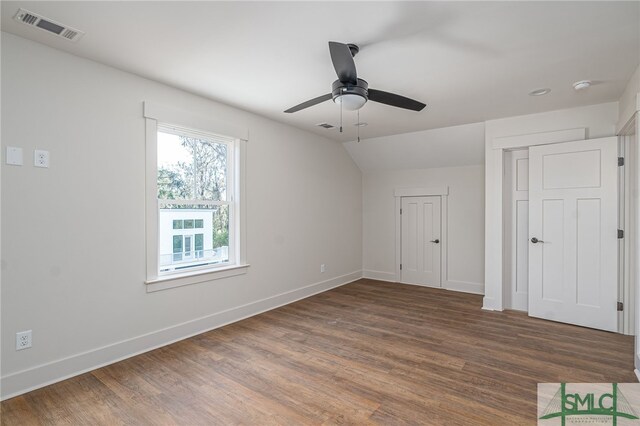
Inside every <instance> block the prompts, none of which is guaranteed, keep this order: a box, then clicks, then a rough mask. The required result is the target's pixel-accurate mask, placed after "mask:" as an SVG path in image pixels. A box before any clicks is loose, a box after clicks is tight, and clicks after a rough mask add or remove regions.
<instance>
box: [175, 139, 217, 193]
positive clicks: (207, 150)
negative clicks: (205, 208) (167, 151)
mask: <svg viewBox="0 0 640 426" xmlns="http://www.w3.org/2000/svg"><path fill="white" fill-rule="evenodd" d="M185 143H186V144H187V146H189V147H190V149H192V150H193V152H194V156H195V157H194V158H195V170H196V198H197V199H198V200H216V201H218V200H221V201H226V200H227V145H226V144H222V143H213V142H208V141H203V140H198V139H191V138H185Z"/></svg>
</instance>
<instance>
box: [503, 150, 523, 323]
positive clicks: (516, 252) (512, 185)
mask: <svg viewBox="0 0 640 426" xmlns="http://www.w3.org/2000/svg"><path fill="white" fill-rule="evenodd" d="M505 174H506V176H505V182H506V186H505V196H504V200H505V206H506V208H505V224H506V229H505V234H504V235H505V241H504V247H505V253H506V255H505V262H504V264H505V280H507V283H508V289H507V294H508V299H507V306H508V307H509V308H511V309H517V310H520V311H527V310H528V306H529V294H528V289H529V150H527V149H523V150H518V151H511V152H507V153H506V155H505Z"/></svg>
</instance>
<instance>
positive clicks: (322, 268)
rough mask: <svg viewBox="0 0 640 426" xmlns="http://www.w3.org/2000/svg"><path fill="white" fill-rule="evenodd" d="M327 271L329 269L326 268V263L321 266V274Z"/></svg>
mask: <svg viewBox="0 0 640 426" xmlns="http://www.w3.org/2000/svg"><path fill="white" fill-rule="evenodd" d="M326 270H327V267H326V266H325V264H324V263H323V264H322V265H320V272H324V271H326Z"/></svg>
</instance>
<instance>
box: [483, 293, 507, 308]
mask: <svg viewBox="0 0 640 426" xmlns="http://www.w3.org/2000/svg"><path fill="white" fill-rule="evenodd" d="M495 303H496V299H494V298H493V297H487V296H485V297H483V298H482V309H484V310H485V311H502V307H498V306H496V305H495Z"/></svg>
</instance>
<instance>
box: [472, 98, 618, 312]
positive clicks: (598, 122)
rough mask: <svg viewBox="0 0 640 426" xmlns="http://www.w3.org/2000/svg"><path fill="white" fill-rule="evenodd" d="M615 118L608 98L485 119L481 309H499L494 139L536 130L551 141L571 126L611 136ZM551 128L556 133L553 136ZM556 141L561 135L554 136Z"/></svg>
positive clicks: (498, 176)
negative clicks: (585, 104) (526, 113)
mask: <svg viewBox="0 0 640 426" xmlns="http://www.w3.org/2000/svg"><path fill="white" fill-rule="evenodd" d="M617 121H618V103H617V102H610V103H605V104H598V105H591V106H586V107H580V108H571V109H565V110H558V111H550V112H544V113H540V114H530V115H523V116H518V117H510V118H504V119H500V120H491V121H487V122H486V123H485V196H486V199H485V203H486V210H485V221H486V222H485V235H486V239H485V253H486V256H485V298H484V308H485V309H492V310H502V309H503V291H502V290H503V288H502V272H503V268H502V261H503V259H502V256H503V247H502V244H503V235H502V234H503V232H502V231H503V230H502V212H503V211H502V190H503V188H502V178H503V158H502V150H501V149H497V148H496V145H498V143H497V142H496V139H499V138H505V137H511V136H513V137H518V138H522V137H523V136H524V135H534V134H536V135H538V136H539V137H547V141H553V138H554V137H557V138H562V137H564V136H565V133H562V132H563V131H567V132H566V134H571V133H574V130H575V129H584V131H583V132H582V134H583V135H584V137H585V138H586V139H594V138H600V137H606V136H614V135H615V127H616V123H617ZM553 132H558V133H557V134H556V135H555V136H554V135H553ZM550 134H551V135H550ZM544 135H546V136H544ZM559 141H562V139H559V140H555V142H559Z"/></svg>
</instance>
